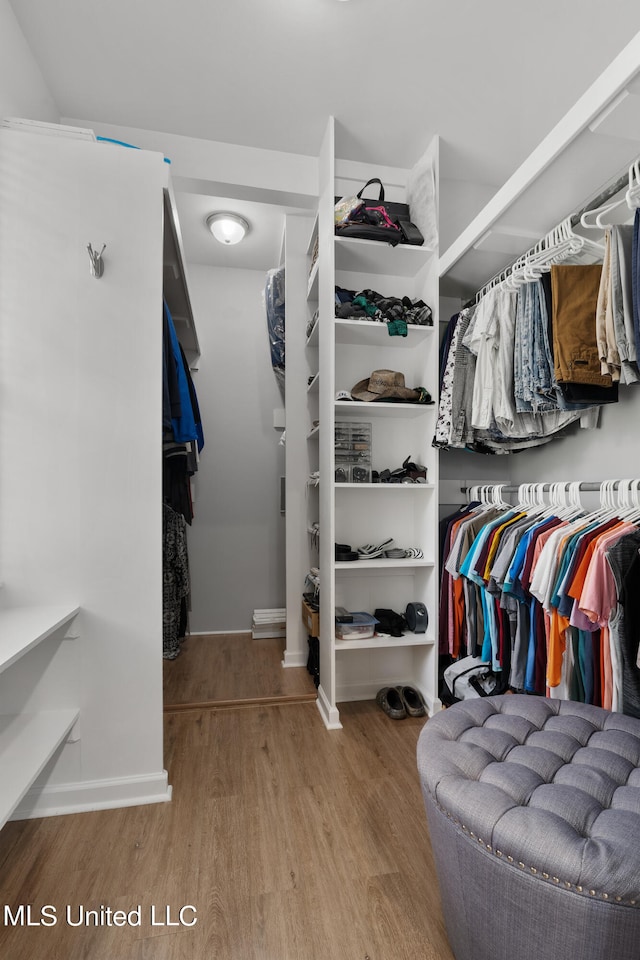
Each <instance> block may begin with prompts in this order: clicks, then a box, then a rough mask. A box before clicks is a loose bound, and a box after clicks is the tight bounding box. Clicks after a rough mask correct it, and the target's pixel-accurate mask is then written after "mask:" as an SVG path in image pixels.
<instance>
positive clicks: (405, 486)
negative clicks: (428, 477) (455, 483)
mask: <svg viewBox="0 0 640 960" xmlns="http://www.w3.org/2000/svg"><path fill="white" fill-rule="evenodd" d="M335 488H336V490H412V491H415V490H435V488H436V486H435V483H336V484H335Z"/></svg>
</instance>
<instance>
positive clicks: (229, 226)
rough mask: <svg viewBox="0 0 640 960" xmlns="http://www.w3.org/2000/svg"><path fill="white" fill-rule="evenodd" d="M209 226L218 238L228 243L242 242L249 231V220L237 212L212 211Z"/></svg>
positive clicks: (208, 219)
mask: <svg viewBox="0 0 640 960" xmlns="http://www.w3.org/2000/svg"><path fill="white" fill-rule="evenodd" d="M207 226H208V227H209V230H211V233H212V234H213V235H214V237H215V238H216V240H218V241H219V242H220V243H225V244H227V245H231V244H233V243H240V241H241V240H244V238H245V236H246V235H247V233H248V232H249V221H248V220H245V219H244V217H240V216H238V214H237V213H212V214H211V216H210V217H207Z"/></svg>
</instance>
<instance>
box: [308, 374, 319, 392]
mask: <svg viewBox="0 0 640 960" xmlns="http://www.w3.org/2000/svg"><path fill="white" fill-rule="evenodd" d="M319 384H320V373H319V372H318V373H316V375H315V377H314V378H313V380H312V381H311V383H310V384H309V385H308V386H307V393H317V392H318V388H319Z"/></svg>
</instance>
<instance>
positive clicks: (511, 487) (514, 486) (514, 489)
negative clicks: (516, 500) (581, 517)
mask: <svg viewBox="0 0 640 960" xmlns="http://www.w3.org/2000/svg"><path fill="white" fill-rule="evenodd" d="M563 482H564V481H563ZM576 482H577V481H575V480H567V481H566V483H576ZM607 482H609V483H611V484H613V489H614V490H615V489H616V488H617V487H618V484H619V483H620V481H619V480H609V481H607V480H599V481H583V480H581V481H580V486H579V488H578V489H579V490H585V491H589V492H591V493H597V492H599V491H600V489H601V488H602V484H603V483H607ZM524 485H525V484H522V483H474V484H472V486H473V487H475V488H476V489H477V490H480V489H482V487H500V490H501V492H502V493H518V492H519V490H520V488H521V487H522V486H524ZM552 485H553V484H552V483H538V484H536V486H537V487H541V488H547V489H550V488H551V487H552ZM471 489H472V487H471V486H469V487H460V491H461V493H468V492H469V491H470V490H471Z"/></svg>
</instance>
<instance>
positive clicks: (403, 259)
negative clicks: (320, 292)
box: [336, 237, 432, 277]
mask: <svg viewBox="0 0 640 960" xmlns="http://www.w3.org/2000/svg"><path fill="white" fill-rule="evenodd" d="M431 256H432V253H431V252H430V251H429V250H426V249H425V248H424V247H412V246H411V245H410V244H403V243H399V244H398V245H397V246H396V247H392V246H391V245H390V244H388V243H380V241H378V240H359V239H357V238H356V237H336V270H346V271H348V272H350V273H376V274H383V275H386V276H390V277H415V275H416V274H417V273H418V271H419V270H421V269H422V267H424V265H425V264H426V263H427V262H428V261H429V260H430V258H431Z"/></svg>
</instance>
